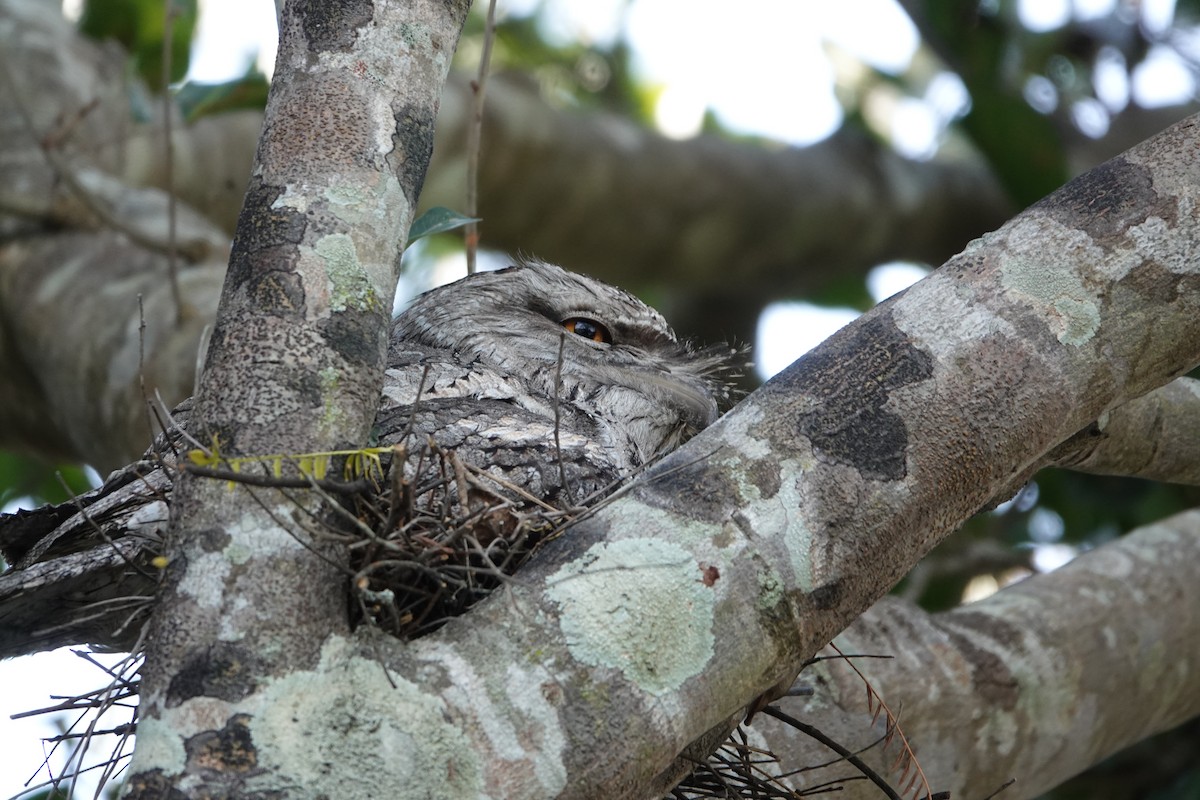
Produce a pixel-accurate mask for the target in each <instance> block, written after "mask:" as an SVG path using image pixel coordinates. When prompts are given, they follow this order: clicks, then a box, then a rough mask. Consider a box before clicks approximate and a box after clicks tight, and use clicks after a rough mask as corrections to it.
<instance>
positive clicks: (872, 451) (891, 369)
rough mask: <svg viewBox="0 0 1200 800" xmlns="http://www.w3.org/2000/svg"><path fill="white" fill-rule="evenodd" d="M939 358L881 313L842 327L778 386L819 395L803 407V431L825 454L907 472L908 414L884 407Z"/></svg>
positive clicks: (884, 472)
mask: <svg viewBox="0 0 1200 800" xmlns="http://www.w3.org/2000/svg"><path fill="white" fill-rule="evenodd" d="M932 374H933V359H932V357H930V355H929V353H927V352H925V351H924V350H921V349H918V348H917V347H916V346H915V345H913V344H912V342H910V341H909V340H908V337H907V336H905V335H904V333H903V332H901V331H900V330H899V329H898V328H897V327H896V326H895V324H894V323H893V321H892V319H891V316H890V315H887V314H879V315H877V316H875V317H872V318H869V319H866V320H864V321H863V323H862V324H860V325H858V326H855V327H852V328H850V329H847V331H846V332H844V333H839V334H835V335H834V337H833V338H832V339H830V340H829V341H828V342H826V343H825V345H823V346H822V347H820V348H819V349H817V350H816V351H814V352H812V353H810V354H809V355H807V356H805V357H804V358H802V359H800V361H798V362H797V363H796V364H795V365H793V366H792V367H790V368H789V369H788V370H786V371H785V372H784V373H783V374H782V375H780V377H779V379H777V383H776V389H777V390H782V391H785V392H788V393H789V394H794V395H796V396H807V397H809V398H812V399H814V400H815V401H816V403H815V404H813V406H814V407H813V408H812V410H809V411H804V412H801V413H800V414H799V415H798V417H797V420H796V427H797V430H798V432H799V433H800V434H801V435H802V436H804V437H806V438H807V439H808V440H809V441H810V442H811V443H812V447H813V452H814V453H815V454H816V455H817V457H818V458H820V459H822V460H824V461H829V462H833V463H836V464H844V465H847V466H850V467H853V468H855V469H857V470H858V471H859V472H860V473H862V474H863V476H865V477H867V478H872V479H876V480H889V481H892V480H901V479H902V478H904V476H905V475H906V474H907V472H908V471H907V467H906V465H905V451H906V450H907V447H908V433H907V430H906V428H905V427H904V420H903V419H902V418H901V417H900V416H899V415H897V414H895V413H894V412H892V411H888V410H887V409H886V408H884V405H885V404H886V403H887V400H888V397H889V396H890V395H891V393H892V392H894V391H896V390H897V389H900V388H902V387H905V386H908V385H910V384H913V383H918V382H920V381H923V380H926V379H928V378H929V377H930V376H931V375H932Z"/></svg>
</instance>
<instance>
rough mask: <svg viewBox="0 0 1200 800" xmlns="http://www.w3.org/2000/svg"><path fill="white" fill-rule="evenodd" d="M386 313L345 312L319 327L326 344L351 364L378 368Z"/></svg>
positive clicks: (330, 318) (334, 315)
mask: <svg viewBox="0 0 1200 800" xmlns="http://www.w3.org/2000/svg"><path fill="white" fill-rule="evenodd" d="M386 324H387V319H386V317H385V316H384V314H383V312H382V311H380V312H379V313H369V312H364V311H351V310H345V311H342V312H340V313H337V314H333V315H332V316H331V317H329V319H327V320H325V321H323V322H322V323H320V328H321V334H322V335H323V336H324V338H325V342H326V343H327V344H328V345H329V346H330V348H332V349H333V350H334V352H336V353H337V354H338V355H340V356H341V357H342V358H343V359H344V360H345V361H346V363H348V364H353V365H355V366H360V367H369V368H372V369H378V368H379V358H380V354H379V348H380V346H381V343H380V339H379V331H380V330H382V329H383V328H385V327H386Z"/></svg>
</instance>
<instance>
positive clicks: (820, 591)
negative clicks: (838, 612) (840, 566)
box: [808, 581, 845, 611]
mask: <svg viewBox="0 0 1200 800" xmlns="http://www.w3.org/2000/svg"><path fill="white" fill-rule="evenodd" d="M842 589H843V587H842V582H841V581H833V582H832V583H827V584H825V585H824V586H818V587H817V588H815V589H813V590H812V592H810V593H809V595H808V599H809V601H810V602H811V603H812V607H813V608H815V609H816V610H818V611H828V610H830V609H832V608H837V607H838V603H840V602H841V600H842V595H844V594H845V592H843V591H842Z"/></svg>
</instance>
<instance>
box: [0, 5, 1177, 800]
mask: <svg viewBox="0 0 1200 800" xmlns="http://www.w3.org/2000/svg"><path fill="white" fill-rule="evenodd" d="M68 2H70V0H68ZM1115 2H1116V0H1022V2H1021V3H1020V6H1019V12H1020V14H1021V17H1022V21H1023V22H1024V23H1025V24H1026V25H1028V26H1029V27H1031V28H1034V29H1038V30H1048V29H1052V28H1054V27H1057V26H1059V25H1062V24H1063V23H1064V22H1065V21H1066V20H1067V19H1068V16H1069V15H1070V14H1075V15H1076V16H1083V17H1086V16H1095V15H1099V14H1104V13H1107V12H1108V11H1109V10H1110V9H1111V8H1112V7H1113V5H1114V3H1115ZM540 3H541V0H501V2H500V4H499V9H500V11H501V13H504V12H505V10H506V9H507V10H509V11H510V12H514V13H522V12H526V11H528V10H531V9H533V8H535V7H536V6H538V5H539V4H540ZM201 5H202V7H203V13H202V15H201V18H200V29H199V32H198V37H197V41H196V45H195V50H194V52H193V57H192V63H191V73H190V77H191V78H192V79H194V80H201V81H222V80H228V79H230V78H232V77H235V76H237V75H240V74H242V73H243V72H244V71H245V69H246V67H247V66H248V65H249V64H250V63H251V61H252V60H253V59H254V58H255V57H256V55H259V56H262V60H261V61H260V63H263V64H264V65H265V66H266V67H267V68H268V69H269V62H270V61H272V60H273V56H274V49H275V44H274V36H275V32H274V7H273V4H272V3H271V2H270V0H254V1H253V2H247V0H201ZM625 5H626V3H625V0H549V1H548V2H546V3H545V6H546V11H545V16H544V19H545V22H546V25H547V30H548V32H549V33H550V35H552V36H558V37H561V38H563V39H568V40H583V41H594V42H605V41H609V40H611V39H612V38H613V37H614V36H616V35H617V34H618V32H619V31H618V26H619V25H620V24H621V22H620V17H619V14H618V13H617V11H618V9H620V8H622V7H624V6H625ZM1141 6H1142V14H1143V20H1144V22H1145V24H1146V25H1147V27H1149V28H1150V29H1152V30H1163V29H1164V28H1165V27H1166V26H1167V25H1168V24H1169V22H1170V19H1171V15H1172V14H1173V8H1174V4H1173V0H1142V4H1141ZM629 8H630V11H629V14H628V17H627V18H626V19H625V21H624V24H625V25H626V26H627V34H628V37H629V40H630V42H631V44H632V46H633V48H634V50H635V52H636V54H637V62H636V63H637V68H638V69H639V70H640V71H641V73H642V75H643V76H644V77H645V78H646V79H647V80H649V81H651V82H653V83H656V84H659V85H661V86H662V87H663V92H662V95H661V100H660V102H659V106H658V109H657V121H658V124H659V125H660V128H661V129H662V130H663V131H664V133H667V134H668V135H675V136H687V135H690V134H691V133H693V132H694V131H695V130H696V129H697V128H698V126H699V124H700V119H701V117H702V115H703V113H704V111H705V109H706V108H711V109H712V110H713V111H714V112H715V113H716V114H717V115H718V116H719V117H720V119H721V120H722V122H723V123H724V124H725V125H727V126H729V127H731V128H733V129H735V130H739V131H745V132H750V133H756V134H759V135H764V136H769V137H773V138H775V139H777V140H779V141H781V142H785V143H789V144H796V145H803V144H807V143H811V142H814V141H817V140H819V139H821V138H823V137H825V136H827V135H828V134H829V133H831V132H832V131H833V130H835V129H836V128H837V126H838V125H839V124H840V123H841V117H842V115H841V110H840V108H839V106H838V103H837V100H836V97H835V93H834V92H835V81H836V80H838V79H839V75H838V73H837V72H836V69H835V67H834V66H833V65H832V62H831V60H830V58H829V57H828V52H829V47H830V46H833V47H834V48H836V49H838V50H840V51H842V52H845V53H849V54H851V55H853V56H854V57H856V58H858V59H861V60H862V61H864V62H866V63H868V64H870V65H871V66H874V67H876V68H878V69H881V70H884V71H890V72H899V71H901V70H903V69H904V68H905V67H906V66H907V65H908V63H909V61H910V60H911V59H912V57H913V54H914V52H915V51H916V48H917V34H916V32H915V30H914V29H913V26H912V25H911V23H910V22H909V21H908V19H907V17H906V16H905V15H904V14H903V12H901V11H900V9H899V7H898V6H897V5H896V4H895V3H894V2H893V0H841V1H840V2H826V1H825V0H752V1H751V2H748V3H745V4H743V5H741V6H739V7H738V11H737V13H732V12H730V11H729V8H730V6H729V5H728V4H727V3H716V2H698V1H697V0H636V2H634V3H632V4H631V5H630V6H629ZM842 62H843V63H842V67H843V68H844V67H845V63H844V62H845V59H842ZM1108 67H1109V69H1108V74H1109V76H1110V77H1109V78H1108V79H1105V80H1103V81H1102V82H1101V87H1100V91H1099V94H1100V97H1101V101H1102V102H1103V103H1104V104H1105V105H1106V106H1108V107H1109V108H1110V109H1112V110H1116V109H1119V108H1121V107H1123V106H1124V105H1125V104H1126V103H1127V102H1128V100H1129V98H1130V96H1131V95H1132V96H1133V97H1135V98H1136V99H1137V100H1138V101H1139V102H1141V103H1142V104H1143V105H1154V104H1161V103H1165V102H1168V101H1170V102H1177V101H1178V99H1179V98H1180V97H1181V96H1183V95H1187V94H1190V93H1191V92H1193V91H1194V82H1193V78H1192V76H1191V75H1190V74H1189V73H1188V72H1187V70H1186V69H1185V68H1184V67H1183V66H1182V65H1181V64H1180V63H1179V61H1178V59H1176V58H1174V57H1173V56H1172V55H1171V54H1170V53H1169V51H1167V50H1166V49H1165V48H1159V49H1158V50H1156V51H1155V53H1154V58H1153V59H1151V60H1150V62H1149V63H1147V64H1145V65H1143V66H1142V67H1141V68H1140V69H1138V70H1137V72H1136V73H1135V75H1134V76H1133V80H1132V84H1131V85H1130V82H1129V81H1126V80H1125V79H1124V77H1123V69H1124V65H1123V63H1118V62H1116V61H1113V62H1112V63H1111V64H1109V65H1108ZM1041 88H1044V87H1041ZM1039 90H1040V89H1039V87H1037V86H1034V87H1030V89H1029V91H1039ZM1047 97H1048V98H1049V100H1055V98H1053V97H1051V96H1048V95H1047ZM965 100H966V98H965V93H964V92H963V90H962V86H961V84H960V83H959V82H958V80H957V78H955V77H954V76H951V75H949V74H948V73H946V74H943V75H941V76H936V77H935V78H934V79H933V80H932V81H931V82H930V84H929V88H928V90H927V92H926V94H925V96H924V97H922V98H917V99H911V98H900V99H897V100H895V102H894V103H892V104H891V105H889V107H888V108H887V112H888V113H889V115H890V119H891V125H892V130H891V135H892V137H893V140H894V142H895V145H896V146H897V148H898V149H899V150H901V152H905V153H907V154H909V155H912V156H914V157H928V156H929V155H930V154H932V152H933V149H934V144H935V141H936V138H937V136H939V135H940V133H941V131H942V129H943V127H944V126H945V124H946V123H947V121H948V120H949V119H950V118H951V117H952V116H953V115H954V114H956V113H958V112H959V111H961V109H962V108H963V105H964V103H965ZM1087 111H1088V110H1087V109H1082V110H1077V115H1078V114H1084V115H1085V116H1086V114H1087ZM921 274H923V271H922V270H921V268H920V267H915V266H912V265H891V266H890V267H888V268H881V269H877V270H876V271H875V272H874V273H873V274H872V277H871V287H870V288H871V292H872V294H873V296H875V297H876V299H883V298H884V297H887V296H888V295H890V294H893V293H894V292H896V291H899V290H900V289H902V288H904V286H907V285H908V284H909V283H911V282H913V281H914V280H916V279H917V278H919V277H920V275H921ZM853 316H854V312H852V311H850V310H838V309H821V308H817V307H814V306H811V305H807V304H803V303H779V304H774V305H772V306H771V307H770V308H769V309H768V312H767V313H765V314H764V316H763V318H762V319H761V320H760V341H761V342H762V345H763V346H762V347H761V348H760V351H759V352H758V354H757V356H756V360H757V361H758V362H759V363H760V364H761V365H762V366H763V367H764V368H765V369H764V372H768V373H770V372H774V371H776V370H777V369H780V368H782V367H783V366H785V365H786V364H787V363H790V361H792V360H793V359H794V358H796V357H797V356H798V355H800V354H801V353H803V352H804V351H806V350H808V349H810V348H811V347H813V346H814V345H816V344H817V343H819V342H820V341H821V340H822V339H824V338H825V337H826V336H828V335H829V334H831V333H832V332H833V331H834V330H836V329H837V328H839V327H841V326H842V325H844V324H845V323H846V322H848V321H850V320H851V319H853ZM79 663H81V660H80V659H79V658H78V657H77V656H75V655H72V654H71V653H69V652H64V651H60V652H58V653H54V654H44V655H41V656H37V657H34V658H25V659H15V660H11V661H7V662H4V663H2V664H0V687H3V689H2V690H0V753H3V754H4V756H3V764H4V768H3V769H0V798H5V797H9V796H12V795H14V794H16V793H17V792H20V791H21V790H22V784H23V782H24V780H25V779H26V778H27V777H29V774H31V773H32V772H33V771H34V770H35V769H36V765H37V764H38V763H40V761H41V760H42V758H43V749H42V745H41V743H40V742H39V737H40V736H44V735H46V726H45V723H44V722H43V721H41V720H23V721H11V720H9V719H8V717H9V715H10V714H13V713H17V712H20V711H24V710H28V709H31V708H36V707H41V706H45V705H49V704H50V703H49V701H48V697H49V696H50V695H51V694H58V695H62V694H70V693H74V692H77V691H80V690H82V689H88V688H94V687H96V686H99V685H101V683H102V681H103V676H102V674H101V673H99V672H98V671H97V670H96V669H95V668H94V667H88V666H86V665H85V667H84V668H83V669H80V667H79ZM17 687H19V688H17ZM27 773H29V774H27ZM83 796H86V795H83Z"/></svg>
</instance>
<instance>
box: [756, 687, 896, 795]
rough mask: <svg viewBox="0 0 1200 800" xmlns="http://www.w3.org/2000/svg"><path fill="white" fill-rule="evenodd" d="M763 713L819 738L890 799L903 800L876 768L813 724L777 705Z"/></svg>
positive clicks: (768, 707) (765, 709)
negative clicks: (799, 718)
mask: <svg viewBox="0 0 1200 800" xmlns="http://www.w3.org/2000/svg"><path fill="white" fill-rule="evenodd" d="M762 713H764V714H766V715H767V716H769V717H774V718H775V719H777V720H779V721H780V722H782V723H784V724H785V725H789V726H791V727H793V728H795V729H796V730H798V731H800V732H801V733H803V734H805V735H807V736H809V737H810V738H812V739H815V740H817V741H818V742H820V743H821V744H823V745H825V746H826V747H828V748H829V749H830V750H832V751H833V752H835V753H837V754H838V755H839V756H841V757H842V758H844V759H846V762H847V763H849V764H851V765H852V766H854V768H855V769H857V770H858V771H859V772H861V773H862V774H863V775H866V776H867V780H869V781H871V783H873V784H875V785H876V786H878V787H879V789H880V791H882V792H883V793H884V794H885V795H887V796H888V798H889V800H901V797H900V795H898V794H896V790H895V789H893V788H892V787H891V786H889V785H888V782H887V781H885V780H884V779H883V778H881V777H880V776H879V773H877V772H875V770H873V769H871V768H870V767H869V766H867V764H866V762H865V761H863V760H862V759H861V758H859V757H858V756H856V755H854V753H853V752H851V751H850V750H848V749H847V748H845V747H843V746H842V745H841V744H840V743H838V742H836V741H834V740H833V739H831V738H829V737H828V736H826V735H825V734H824V733H822V732H821V731H820V730H819V729H817V728H814V727H813V726H812V725H807V724H805V723H803V722H801V721H800V720H798V719H796V718H795V717H793V716H791V715H790V714H785V713H784V712H782V711H780V710H779V709H778V708H777V707H775V706H767V707H766V708H764V709H763V710H762Z"/></svg>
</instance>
